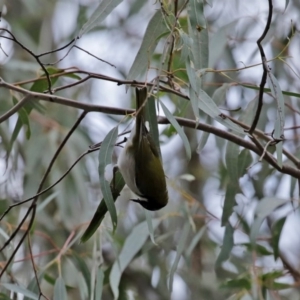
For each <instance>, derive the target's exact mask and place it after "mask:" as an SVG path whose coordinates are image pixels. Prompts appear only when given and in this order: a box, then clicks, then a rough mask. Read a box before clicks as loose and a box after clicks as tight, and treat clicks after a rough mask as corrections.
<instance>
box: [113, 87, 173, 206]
mask: <svg viewBox="0 0 300 300" xmlns="http://www.w3.org/2000/svg"><path fill="white" fill-rule="evenodd" d="M135 91H136V111H137V114H136V122H135V126H134V128H133V129H132V131H131V134H130V136H129V138H128V140H127V142H126V145H125V147H124V149H123V150H122V152H121V154H120V156H119V158H118V162H117V166H118V168H119V170H120V172H121V174H122V176H123V178H124V181H125V182H126V184H127V185H128V187H129V188H130V189H131V191H132V192H134V193H135V194H136V195H137V196H139V197H140V198H138V199H131V200H132V201H134V202H137V203H139V204H141V205H142V206H143V207H144V208H145V209H147V210H159V209H161V208H163V207H164V206H166V205H167V203H168V191H167V186H166V177H165V173H164V170H163V167H162V163H161V160H160V157H159V152H158V149H157V147H156V145H155V143H154V141H153V139H152V137H151V135H150V133H149V131H148V130H147V128H146V126H145V104H146V103H145V101H146V100H147V95H148V94H147V88H146V87H144V88H142V89H138V88H136V90H135Z"/></svg>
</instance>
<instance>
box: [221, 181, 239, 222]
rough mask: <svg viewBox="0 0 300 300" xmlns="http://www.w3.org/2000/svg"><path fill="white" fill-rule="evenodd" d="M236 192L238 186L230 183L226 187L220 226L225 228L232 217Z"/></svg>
mask: <svg viewBox="0 0 300 300" xmlns="http://www.w3.org/2000/svg"><path fill="white" fill-rule="evenodd" d="M238 192H239V187H238V185H237V184H235V183H233V182H231V181H230V182H229V183H228V184H227V187H226V194H225V200H224V207H223V212H222V222H221V225H222V226H225V225H226V224H227V223H228V220H229V218H230V216H231V215H232V212H233V208H234V207H235V206H236V201H235V196H236V194H237V193H238Z"/></svg>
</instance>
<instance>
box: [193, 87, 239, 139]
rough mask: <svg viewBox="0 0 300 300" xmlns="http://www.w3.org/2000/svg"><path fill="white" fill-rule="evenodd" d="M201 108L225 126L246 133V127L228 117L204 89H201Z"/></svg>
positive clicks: (199, 94) (199, 95)
mask: <svg viewBox="0 0 300 300" xmlns="http://www.w3.org/2000/svg"><path fill="white" fill-rule="evenodd" d="M198 97H199V100H200V101H199V102H198V103H199V108H200V109H201V110H203V111H204V112H205V113H206V114H208V115H209V116H211V117H212V118H213V119H215V120H216V121H218V122H219V123H221V124H222V125H224V126H225V127H227V128H229V129H232V130H234V131H235V132H237V133H240V134H243V135H244V134H245V132H244V129H243V128H242V127H240V126H239V125H237V124H235V123H233V122H232V121H231V120H229V119H227V118H226V117H225V116H224V115H223V114H222V113H221V111H220V110H219V108H218V107H217V105H216V104H215V102H214V101H213V100H212V99H211V98H210V97H209V96H208V95H207V93H206V92H204V91H203V90H201V89H200V90H199V93H198Z"/></svg>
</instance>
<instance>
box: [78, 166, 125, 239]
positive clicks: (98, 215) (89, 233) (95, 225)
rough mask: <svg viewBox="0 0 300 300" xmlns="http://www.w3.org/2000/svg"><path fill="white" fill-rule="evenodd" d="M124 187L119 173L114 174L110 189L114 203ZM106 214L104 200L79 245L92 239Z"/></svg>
mask: <svg viewBox="0 0 300 300" xmlns="http://www.w3.org/2000/svg"><path fill="white" fill-rule="evenodd" d="M111 185H112V184H111ZM124 186H125V181H124V179H123V177H122V175H121V173H120V172H119V171H118V172H116V173H115V186H114V187H112V194H113V199H114V201H116V200H117V199H118V197H119V195H120V193H121V191H122V189H123V188H124ZM106 213H107V206H106V203H105V201H104V199H102V200H101V202H100V204H99V205H98V208H97V210H96V212H95V214H94V216H93V218H92V221H91V223H90V224H89V226H88V228H87V229H86V230H85V232H84V234H83V235H82V237H81V239H80V242H81V243H85V242H86V241H87V240H89V239H90V238H91V237H92V235H93V234H94V233H95V231H96V230H97V229H98V227H99V226H100V225H101V223H102V221H103V219H104V217H105V214H106Z"/></svg>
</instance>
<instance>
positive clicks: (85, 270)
mask: <svg viewBox="0 0 300 300" xmlns="http://www.w3.org/2000/svg"><path fill="white" fill-rule="evenodd" d="M71 258H72V261H73V262H74V264H75V266H76V268H77V270H78V272H80V273H81V274H82V276H83V278H84V281H85V284H86V286H87V288H88V294H89V296H90V295H91V284H90V282H91V271H90V268H89V267H88V266H87V264H86V261H85V260H84V259H83V258H82V257H81V256H79V255H78V254H77V253H76V252H74V253H73V254H72V256H71Z"/></svg>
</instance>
